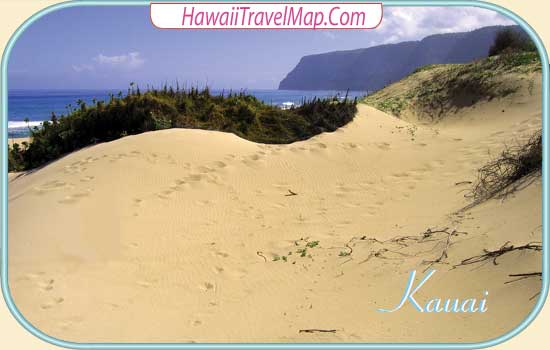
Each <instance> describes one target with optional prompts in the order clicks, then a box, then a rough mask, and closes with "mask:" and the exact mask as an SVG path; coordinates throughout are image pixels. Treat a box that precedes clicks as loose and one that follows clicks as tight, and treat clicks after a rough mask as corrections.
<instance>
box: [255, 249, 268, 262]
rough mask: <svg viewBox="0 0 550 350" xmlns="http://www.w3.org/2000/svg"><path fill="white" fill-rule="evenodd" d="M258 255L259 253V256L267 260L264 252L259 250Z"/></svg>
mask: <svg viewBox="0 0 550 350" xmlns="http://www.w3.org/2000/svg"><path fill="white" fill-rule="evenodd" d="M256 255H258V256H259V257H261V258H264V261H265V262H267V258H266V257H265V255H264V254H263V253H262V252H260V251H257V252H256Z"/></svg>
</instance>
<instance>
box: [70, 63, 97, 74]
mask: <svg viewBox="0 0 550 350" xmlns="http://www.w3.org/2000/svg"><path fill="white" fill-rule="evenodd" d="M72 67H73V70H74V71H75V72H78V73H80V72H84V71H93V70H94V66H92V65H91V64H73V66H72Z"/></svg>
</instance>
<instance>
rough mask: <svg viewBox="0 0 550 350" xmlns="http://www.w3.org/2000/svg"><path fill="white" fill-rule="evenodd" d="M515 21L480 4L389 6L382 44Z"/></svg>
mask: <svg viewBox="0 0 550 350" xmlns="http://www.w3.org/2000/svg"><path fill="white" fill-rule="evenodd" d="M510 24H515V22H514V21H512V20H511V19H509V18H507V17H505V16H503V15H501V14H499V13H498V12H495V11H492V10H487V9H482V8H478V7H406V6H403V7H386V8H384V18H383V19H382V23H381V24H380V27H379V28H378V29H376V31H377V32H378V33H377V34H381V35H382V36H383V38H384V39H382V40H379V41H378V42H377V43H378V44H385V43H396V42H400V41H407V40H418V39H421V38H424V37H426V36H428V35H432V34H438V33H452V32H467V31H471V30H474V29H478V28H481V27H485V26H491V25H510Z"/></svg>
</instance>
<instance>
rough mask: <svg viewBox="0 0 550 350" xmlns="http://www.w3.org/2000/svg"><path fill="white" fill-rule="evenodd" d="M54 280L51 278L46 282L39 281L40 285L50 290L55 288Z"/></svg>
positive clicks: (45, 289) (41, 287)
mask: <svg viewBox="0 0 550 350" xmlns="http://www.w3.org/2000/svg"><path fill="white" fill-rule="evenodd" d="M53 284H54V280H53V279H50V280H48V281H46V282H39V283H38V287H39V288H40V289H42V290H44V291H50V290H52V289H53Z"/></svg>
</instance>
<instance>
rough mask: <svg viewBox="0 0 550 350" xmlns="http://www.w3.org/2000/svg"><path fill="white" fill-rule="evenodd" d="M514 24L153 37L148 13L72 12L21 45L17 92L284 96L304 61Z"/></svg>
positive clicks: (439, 15) (461, 13)
mask: <svg viewBox="0 0 550 350" xmlns="http://www.w3.org/2000/svg"><path fill="white" fill-rule="evenodd" d="M496 24H513V22H512V21H511V20H509V19H507V18H505V17H503V16H501V15H499V14H497V13H495V12H492V11H489V10H483V9H479V8H450V7H446V8H442V7H441V8H438V7H424V8H422V7H420V8H416V7H415V8H413V7H392V8H390V7H387V8H385V9H384V19H383V20H382V24H381V26H380V27H379V28H378V29H375V30H357V31H354V30H346V31H313V30H311V31H184V30H161V29H156V28H154V27H153V25H152V24H151V22H150V18H149V7H148V6H144V7H131V6H124V7H123V6H118V7H113V6H104V7H103V6H101V7H99V6H97V7H73V8H66V9H61V10H58V11H56V12H53V13H50V14H48V15H46V16H44V17H42V18H40V19H39V20H37V21H36V22H34V23H33V24H32V25H31V26H30V27H29V28H28V29H27V30H26V31H25V32H24V33H22V35H21V36H20V37H19V39H18V40H17V42H16V43H15V45H14V48H13V50H12V53H11V56H10V58H9V62H8V87H9V88H10V89H107V88H114V89H119V88H126V87H127V86H128V84H129V82H131V81H134V82H136V83H138V84H139V85H140V86H145V85H146V84H148V83H149V84H155V85H158V84H160V83H162V82H164V81H168V82H169V83H170V82H174V81H175V80H176V79H178V80H179V82H180V83H187V84H188V85H190V84H192V85H197V84H200V85H204V84H206V83H207V84H208V85H209V86H211V87H214V88H251V89H252V88H266V89H274V88H277V86H278V83H279V81H281V80H282V79H283V78H284V77H285V76H286V74H287V73H288V72H289V71H290V70H291V69H292V68H293V67H294V66H295V65H296V64H297V63H298V61H299V60H300V58H301V57H302V56H304V55H309V54H315V53H322V52H328V51H335V50H348V49H357V48H363V47H369V46H373V45H379V44H385V43H395V42H401V41H406V40H418V39H421V38H423V37H425V36H427V35H430V34H435V33H445V32H458V31H469V30H473V29H476V28H480V27H483V26H488V25H496Z"/></svg>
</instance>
